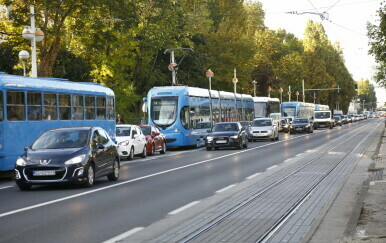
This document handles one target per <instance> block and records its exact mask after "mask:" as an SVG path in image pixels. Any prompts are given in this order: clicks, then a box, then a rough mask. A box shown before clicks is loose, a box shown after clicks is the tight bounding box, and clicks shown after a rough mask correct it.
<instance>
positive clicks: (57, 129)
mask: <svg viewBox="0 0 386 243" xmlns="http://www.w3.org/2000/svg"><path fill="white" fill-rule="evenodd" d="M93 128H95V129H102V128H101V127H57V128H52V129H48V130H47V131H60V130H62V131H67V130H91V129H93Z"/></svg>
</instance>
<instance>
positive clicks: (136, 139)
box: [116, 125, 146, 160]
mask: <svg viewBox="0 0 386 243" xmlns="http://www.w3.org/2000/svg"><path fill="white" fill-rule="evenodd" d="M116 140H117V142H118V152H119V156H120V157H121V158H122V157H126V158H128V159H129V160H132V159H133V158H134V156H136V155H139V156H141V157H142V158H145V157H146V137H145V135H144V134H143V133H142V130H141V128H139V127H138V126H136V125H117V126H116Z"/></svg>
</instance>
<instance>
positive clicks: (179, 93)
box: [145, 86, 254, 147]
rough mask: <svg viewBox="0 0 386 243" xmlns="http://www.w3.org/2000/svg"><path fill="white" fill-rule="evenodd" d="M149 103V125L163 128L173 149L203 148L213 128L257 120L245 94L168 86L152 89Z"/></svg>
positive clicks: (251, 100) (147, 99) (168, 144)
mask: <svg viewBox="0 0 386 243" xmlns="http://www.w3.org/2000/svg"><path fill="white" fill-rule="evenodd" d="M145 101H146V102H147V106H148V108H147V110H148V121H149V124H153V125H156V126H159V127H161V128H162V130H163V133H164V134H165V136H166V142H167V146H171V147H180V146H192V145H193V146H203V145H204V138H205V137H206V134H207V130H208V129H210V128H211V125H212V124H214V123H216V122H226V121H252V120H253V118H254V114H253V113H254V108H253V99H252V96H250V95H245V94H234V93H231V92H224V91H217V90H212V91H211V93H210V94H209V90H208V89H202V88H194V87H188V86H168V87H154V88H152V89H151V90H150V91H149V93H148V95H147V98H146V100H145ZM211 110H212V121H211V120H210V111H211Z"/></svg>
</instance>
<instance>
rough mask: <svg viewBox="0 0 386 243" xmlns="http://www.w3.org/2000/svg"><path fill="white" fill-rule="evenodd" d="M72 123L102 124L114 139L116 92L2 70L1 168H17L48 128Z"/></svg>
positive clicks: (0, 101)
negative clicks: (17, 163)
mask: <svg viewBox="0 0 386 243" xmlns="http://www.w3.org/2000/svg"><path fill="white" fill-rule="evenodd" d="M68 126H99V127H102V128H103V129H105V130H106V131H107V132H108V134H109V135H110V136H111V137H112V138H114V137H115V95H114V92H113V91H112V90H111V89H109V88H107V87H104V86H102V85H100V84H97V83H83V82H71V81H68V80H65V79H56V78H30V77H23V76H16V75H8V74H5V73H2V72H0V171H9V170H13V169H14V167H15V162H16V159H17V157H18V156H19V155H20V154H21V153H23V151H24V148H25V147H26V146H28V145H31V143H32V142H33V141H34V140H35V139H36V138H37V137H38V136H39V135H40V134H41V133H43V132H44V131H46V130H48V129H51V128H57V127H68Z"/></svg>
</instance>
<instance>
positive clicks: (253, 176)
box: [245, 173, 261, 180]
mask: <svg viewBox="0 0 386 243" xmlns="http://www.w3.org/2000/svg"><path fill="white" fill-rule="evenodd" d="M258 175H261V173H256V174H253V175H251V176H248V177H247V178H245V179H247V180H250V179H252V178H255V177H256V176H258Z"/></svg>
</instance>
